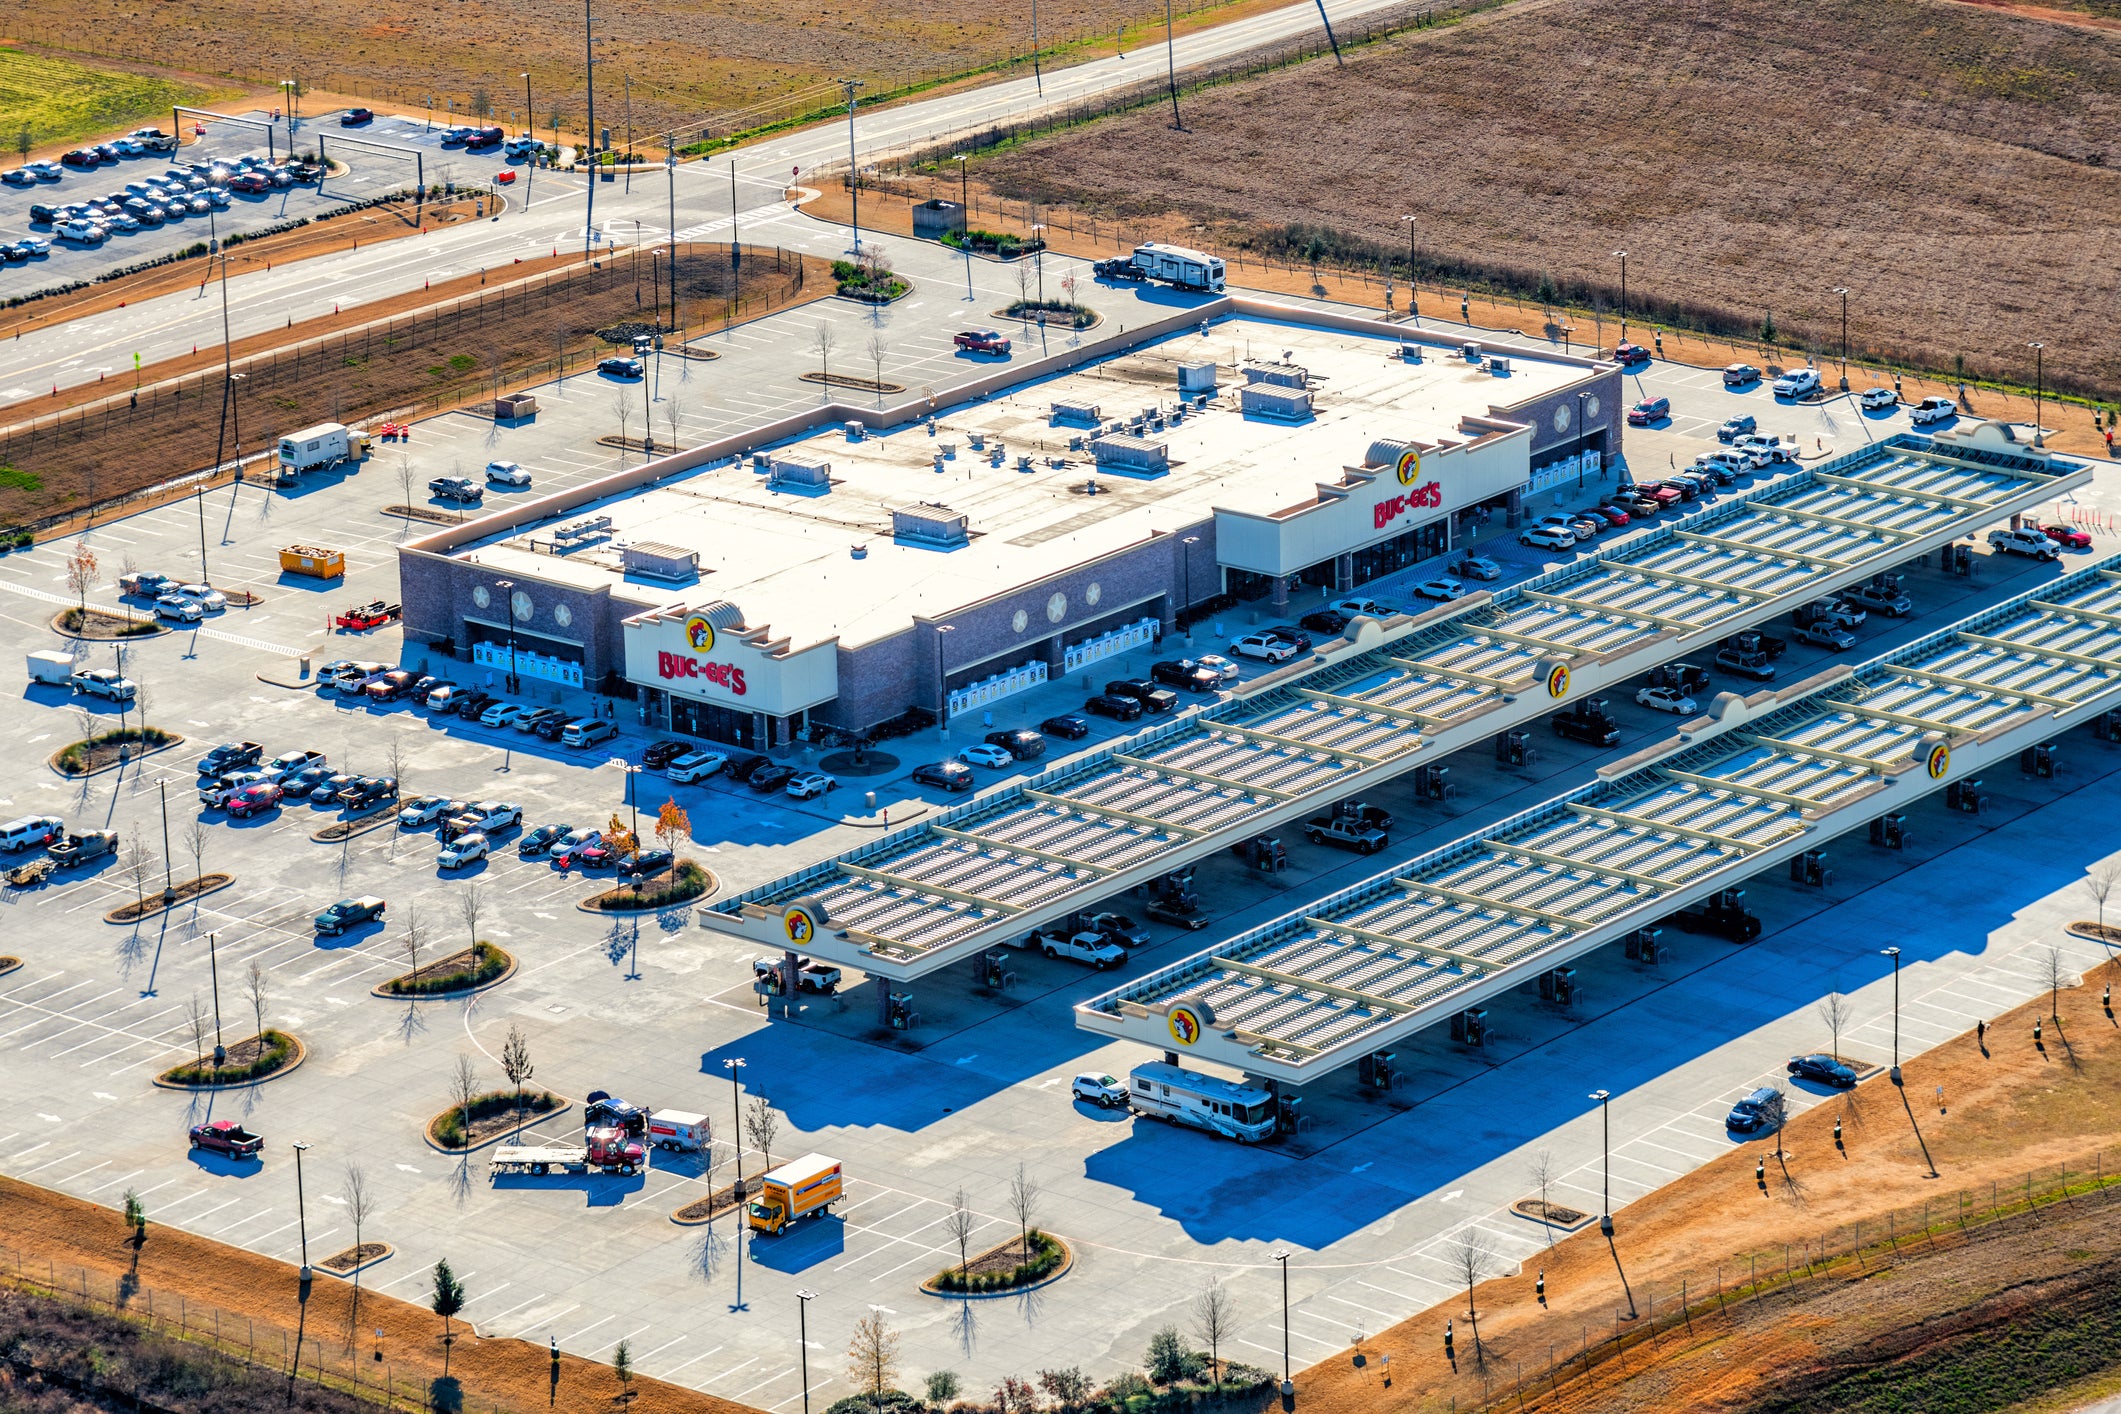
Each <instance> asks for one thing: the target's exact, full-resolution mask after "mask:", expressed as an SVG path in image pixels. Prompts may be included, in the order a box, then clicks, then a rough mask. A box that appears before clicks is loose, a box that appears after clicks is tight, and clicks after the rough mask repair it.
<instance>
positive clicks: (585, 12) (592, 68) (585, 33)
mask: <svg viewBox="0 0 2121 1414" xmlns="http://www.w3.org/2000/svg"><path fill="white" fill-rule="evenodd" d="M594 3H595V0H582V76H583V78H585V79H586V80H587V81H588V85H589V117H588V124H589V130H588V131H587V132H585V133H584V134H582V141H583V142H584V143H585V144H587V145H588V148H589V209H588V211H587V213H586V214H585V215H584V216H583V218H582V259H584V260H587V259H589V248H590V245H591V244H592V243H593V242H594V241H595V240H596V227H597V48H596V45H597V41H596V19H595V17H594V16H593V15H592V14H591V13H590V6H591V5H593V4H594ZM553 141H554V142H558V141H559V135H558V134H557V133H555V134H554V135H553Z"/></svg>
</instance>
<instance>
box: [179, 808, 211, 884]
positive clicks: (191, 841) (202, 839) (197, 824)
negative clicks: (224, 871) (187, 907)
mask: <svg viewBox="0 0 2121 1414" xmlns="http://www.w3.org/2000/svg"><path fill="white" fill-rule="evenodd" d="M212 842H213V834H212V832H211V831H209V830H208V829H207V828H206V822H205V821H204V820H194V821H192V822H191V823H190V824H189V825H187V826H185V827H184V852H185V853H186V854H189V855H190V856H191V872H192V878H194V879H203V878H205V877H206V847H207V845H209V844H211V843H212Z"/></svg>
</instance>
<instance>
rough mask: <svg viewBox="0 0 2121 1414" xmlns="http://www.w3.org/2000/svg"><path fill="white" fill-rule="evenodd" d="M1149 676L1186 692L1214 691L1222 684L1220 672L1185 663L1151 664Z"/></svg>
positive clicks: (1152, 679) (1155, 680) (1153, 679)
mask: <svg viewBox="0 0 2121 1414" xmlns="http://www.w3.org/2000/svg"><path fill="white" fill-rule="evenodd" d="M1149 677H1150V680H1151V681H1153V682H1160V683H1163V684H1164V685H1166V686H1167V687H1182V688H1184V689H1185V690H1186V691H1188V692H1216V691H1219V690H1220V689H1221V687H1222V685H1223V678H1222V674H1221V673H1218V672H1216V671H1214V670H1213V669H1211V668H1202V667H1195V666H1191V665H1188V664H1186V663H1177V662H1163V663H1155V664H1152V665H1151V666H1150V668H1149Z"/></svg>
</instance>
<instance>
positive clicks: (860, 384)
mask: <svg viewBox="0 0 2121 1414" xmlns="http://www.w3.org/2000/svg"><path fill="white" fill-rule="evenodd" d="M797 377H799V378H800V379H801V380H802V381H803V382H805V383H823V384H825V385H826V386H827V387H831V388H854V389H857V390H859V391H861V392H864V393H903V392H905V391H906V385H905V384H903V383H891V382H880V381H879V380H877V379H874V378H856V377H855V376H854V375H852V374H849V373H802V374H798V375H797Z"/></svg>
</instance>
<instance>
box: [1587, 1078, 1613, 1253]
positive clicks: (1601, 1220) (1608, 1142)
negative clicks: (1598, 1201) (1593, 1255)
mask: <svg viewBox="0 0 2121 1414" xmlns="http://www.w3.org/2000/svg"><path fill="white" fill-rule="evenodd" d="M1591 1098H1592V1099H1594V1100H1596V1101H1597V1102H1598V1117H1599V1124H1600V1129H1601V1136H1602V1137H1601V1138H1600V1140H1599V1145H1600V1147H1601V1148H1603V1149H1604V1150H1605V1190H1604V1203H1605V1207H1604V1208H1603V1210H1601V1211H1600V1212H1599V1214H1598V1230H1599V1231H1600V1232H1601V1233H1603V1234H1605V1235H1606V1236H1607V1237H1611V1236H1612V1235H1613V1119H1612V1113H1613V1112H1612V1099H1613V1092H1612V1091H1610V1090H1593V1091H1592V1092H1591Z"/></svg>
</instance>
